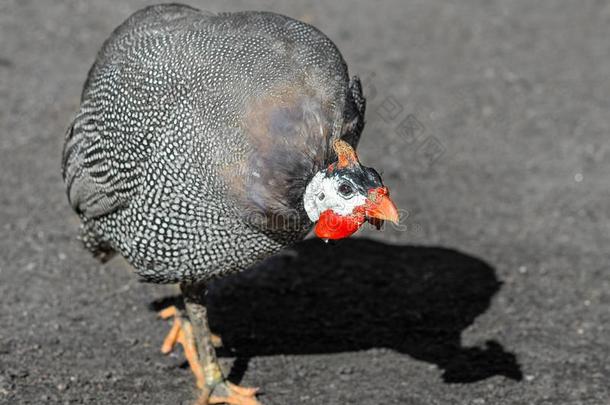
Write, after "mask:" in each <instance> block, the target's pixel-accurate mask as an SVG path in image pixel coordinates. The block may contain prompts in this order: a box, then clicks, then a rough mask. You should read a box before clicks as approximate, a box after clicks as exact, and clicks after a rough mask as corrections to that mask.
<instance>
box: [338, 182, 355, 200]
mask: <svg viewBox="0 0 610 405" xmlns="http://www.w3.org/2000/svg"><path fill="white" fill-rule="evenodd" d="M353 192H354V189H353V188H352V186H350V185H349V184H347V183H342V184H341V185H340V186H339V193H340V194H341V195H342V196H344V197H347V196H349V195H351V194H352V193H353Z"/></svg>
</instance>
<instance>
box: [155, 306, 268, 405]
mask: <svg viewBox="0 0 610 405" xmlns="http://www.w3.org/2000/svg"><path fill="white" fill-rule="evenodd" d="M159 316H160V317H161V318H163V319H168V318H171V317H173V318H174V320H173V321H174V322H173V325H172V328H171V329H170V331H169V333H168V334H167V336H166V337H165V339H164V341H163V345H162V347H161V352H162V353H163V354H168V353H170V352H171V351H172V350H173V348H174V347H175V346H176V344H177V343H179V344H181V345H182V347H183V349H184V356H185V357H186V360H187V361H188V363H189V366H190V368H191V371H192V372H193V374H194V375H195V378H196V379H197V386H198V387H199V389H201V390H202V394H201V396H200V397H199V399H198V401H197V404H198V405H208V404H209V405H216V404H229V405H261V404H260V402H258V401H257V400H256V393H257V392H258V388H245V387H240V386H238V385H235V384H232V383H230V382H228V381H226V380H225V379H224V377H222V375H220V377H221V378H222V381H221V382H220V383H217V384H215V385H214V386H212V387H211V389H210V387H209V384H208V383H207V381H210V380H214V379H217V376H216V375H217V374H218V373H219V372H220V367H219V366H218V365H217V364H209V365H208V366H207V367H203V366H202V364H201V362H200V360H199V355H198V352H197V347H196V344H195V336H194V334H193V330H192V326H191V323H190V322H189V321H188V319H185V318H182V317H181V316H180V311H178V309H177V308H176V307H173V306H172V307H168V308H165V309H164V310H162V311H161V312H159ZM214 337H216V343H220V338H219V337H218V336H216V335H213V336H212V339H211V341H212V344H213V345H214V347H217V346H216V344H215V342H214V340H215V339H214ZM206 374H210V375H212V377H210V376H209V375H208V378H207V379H206ZM216 391H219V392H218V394H216Z"/></svg>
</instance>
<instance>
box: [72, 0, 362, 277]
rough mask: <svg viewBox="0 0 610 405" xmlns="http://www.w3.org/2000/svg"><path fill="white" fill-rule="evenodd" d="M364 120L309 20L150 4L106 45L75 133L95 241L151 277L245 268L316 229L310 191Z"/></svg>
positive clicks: (77, 204) (85, 216)
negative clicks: (306, 200) (304, 198)
mask: <svg viewBox="0 0 610 405" xmlns="http://www.w3.org/2000/svg"><path fill="white" fill-rule="evenodd" d="M362 114H363V99H362V98H361V95H360V88H359V84H358V83H351V87H350V81H349V78H348V76H347V68H346V66H345V63H344V62H343V59H342V58H341V55H340V53H339V52H338V50H337V49H336V47H335V46H334V44H333V43H332V42H331V41H330V40H329V39H328V38H326V37H325V36H324V35H323V34H321V33H320V32H319V31H318V30H316V29H315V28H313V27H311V26H309V25H306V24H303V23H300V22H298V21H295V20H292V19H290V18H287V17H284V16H281V15H277V14H273V13H262V12H243V13H234V14H229V13H226V14H218V15H214V14H209V13H204V12H201V11H199V10H196V9H193V8H190V7H187V6H180V5H161V6H153V7H149V8H146V9H144V10H141V11H139V12H137V13H135V14H134V15H132V16H131V17H130V18H129V19H128V20H127V21H125V22H124V23H123V24H122V25H121V26H120V27H118V28H117V29H116V30H115V32H114V33H113V34H112V35H111V37H110V38H109V39H108V40H107V41H106V43H105V44H104V46H103V47H102V50H101V51H100V53H99V54H98V57H97V59H96V62H95V63H94V65H93V67H92V68H91V70H90V72H89V75H88V78H87V81H86V83H85V87H84V89H83V94H82V102H81V109H80V112H79V114H78V115H77V117H76V118H75V120H74V121H73V123H72V125H71V127H70V130H69V132H68V135H67V138H66V144H65V148H64V154H63V174H64V179H65V181H66V185H67V188H68V196H69V199H70V202H71V204H72V206H73V207H74V209H75V210H76V211H77V212H78V213H79V215H80V217H81V219H82V222H83V239H84V241H85V244H86V245H87V246H88V247H89V248H90V249H91V250H92V251H95V252H99V251H106V250H115V251H119V252H120V253H122V254H123V255H124V256H125V257H126V258H127V259H128V260H129V261H130V262H131V263H132V264H134V267H135V268H136V270H137V272H138V273H139V274H140V275H141V276H142V277H143V278H145V279H148V280H150V281H158V282H177V281H195V280H198V279H202V278H207V277H210V276H213V275H217V274H220V273H224V272H227V271H232V270H238V269H241V268H244V267H247V266H249V265H251V264H252V263H254V262H256V261H257V260H260V259H261V258H263V257H265V256H267V255H269V254H270V253H273V252H275V251H277V250H278V249H280V248H281V247H283V246H285V245H286V244H288V243H291V242H293V241H295V240H297V239H299V238H301V237H302V236H303V235H304V234H305V233H306V231H307V229H308V227H309V226H310V225H311V224H310V223H308V221H307V220H306V217H305V216H304V215H301V214H302V203H301V201H300V198H301V193H300V191H299V190H301V188H302V189H303V190H304V187H305V185H304V184H303V183H304V182H306V181H307V180H308V178H307V177H308V176H309V175H310V174H313V173H315V171H316V170H318V169H319V168H320V167H321V166H322V165H323V164H324V163H325V162H326V161H327V160H328V159H329V157H330V156H329V154H330V153H331V152H330V149H329V143H330V141H331V140H332V139H333V138H336V137H340V136H342V137H347V138H350V139H351V140H352V142H354V143H355V142H357V137H358V135H359V131H360V130H361V128H362ZM301 191H302V190H301ZM295 218H296V220H294V219H295ZM287 220H288V222H289V223H290V226H288V227H286V226H284V225H285V224H286V221H287ZM293 220H294V221H293ZM291 221H292V222H291ZM280 222H281V223H282V224H283V225H282V226H280V225H278V224H279V223H280Z"/></svg>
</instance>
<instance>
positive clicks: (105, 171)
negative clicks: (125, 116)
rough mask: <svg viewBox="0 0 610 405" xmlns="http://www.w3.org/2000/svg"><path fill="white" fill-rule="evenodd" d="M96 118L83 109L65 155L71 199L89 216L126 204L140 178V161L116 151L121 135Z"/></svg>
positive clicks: (69, 133) (72, 131) (70, 133)
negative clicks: (110, 130) (130, 158)
mask: <svg viewBox="0 0 610 405" xmlns="http://www.w3.org/2000/svg"><path fill="white" fill-rule="evenodd" d="M95 117H96V116H95V115H93V114H92V113H91V112H83V110H81V114H79V115H78V116H77V117H76V119H75V120H74V121H73V122H72V124H71V125H70V128H69V129H68V132H67V134H66V141H65V145H64V150H63V156H62V173H63V178H64V182H65V184H66V187H67V193H68V199H69V200H70V203H71V204H72V208H74V210H75V211H76V212H77V213H79V214H83V215H85V216H86V217H89V218H93V217H98V216H100V215H104V214H108V213H110V212H112V211H114V210H116V209H117V208H119V207H120V206H122V205H123V204H126V203H127V202H128V201H129V199H130V198H131V196H132V195H133V194H134V193H135V192H136V190H137V188H138V185H139V184H138V179H139V178H140V176H139V175H140V165H139V164H138V163H137V162H135V161H129V159H128V158H127V157H128V156H129V155H124V156H121V155H119V154H118V153H115V152H112V150H113V146H114V143H115V141H116V142H120V137H113V136H112V134H111V133H108V131H107V130H106V129H104V128H103V124H102V123H101V122H99V120H97V119H96V118H95ZM119 150H120V148H117V149H116V150H115V151H116V152H119ZM121 160H123V162H121Z"/></svg>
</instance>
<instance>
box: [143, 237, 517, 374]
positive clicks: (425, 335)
mask: <svg viewBox="0 0 610 405" xmlns="http://www.w3.org/2000/svg"><path fill="white" fill-rule="evenodd" d="M290 252H292V254H283V255H279V256H276V257H274V258H271V259H269V260H267V261H265V262H263V263H262V264H260V265H258V266H256V267H255V268H253V269H251V270H250V271H247V272H244V273H241V274H237V275H234V276H231V277H226V278H224V279H221V280H217V281H215V282H214V283H212V284H211V285H210V289H209V295H208V308H209V312H208V313H209V317H210V325H211V328H212V330H214V331H215V332H216V333H218V334H220V335H221V336H222V339H223V342H224V344H225V347H226V348H228V349H230V355H232V356H236V357H237V360H236V362H235V363H234V365H233V369H232V371H231V376H230V378H231V379H233V380H240V379H241V377H242V376H243V373H244V372H245V370H246V368H247V364H248V359H249V358H251V357H254V356H261V355H274V354H313V353H337V352H349V351H357V350H364V349H369V348H380V347H383V348H389V349H392V350H395V351H396V352H399V353H405V354H408V355H409V356H412V357H413V358H416V359H418V360H421V361H425V362H429V363H433V364H436V365H437V366H438V367H439V368H440V369H442V370H443V375H442V378H443V380H444V381H445V382H448V383H468V382H475V381H480V380H483V379H485V378H488V377H492V376H495V375H502V376H505V377H507V378H510V379H513V380H517V381H519V380H521V378H522V372H521V368H520V365H519V364H518V362H517V359H516V356H515V355H514V354H513V353H511V352H508V351H506V350H505V349H504V348H503V346H502V345H501V344H500V343H498V342H497V341H495V340H488V341H487V342H486V343H485V345H484V346H482V347H477V346H474V347H464V346H462V343H461V333H462V331H463V330H464V329H466V328H467V327H468V326H469V325H471V324H472V323H473V321H474V320H475V318H476V317H477V316H479V315H481V314H483V313H484V312H485V311H486V310H487V308H489V305H490V301H491V298H492V297H493V296H494V294H496V293H497V292H498V291H499V289H500V287H501V282H499V280H498V279H497V277H496V274H495V271H494V269H493V268H492V267H491V266H490V265H489V264H487V263H485V262H484V261H482V260H480V259H478V258H475V257H473V256H469V255H467V254H464V253H460V252H458V251H455V250H450V249H445V248H438V247H413V246H400V245H389V244H386V243H381V242H376V241H372V240H367V239H347V240H344V241H341V242H339V243H337V244H336V245H335V246H326V245H325V244H324V243H322V242H321V241H320V240H313V239H312V240H306V241H304V242H302V243H300V244H298V245H297V246H295V247H294V248H293V249H292V250H291V251H290ZM168 300H171V298H168V299H164V300H162V301H157V302H155V303H153V304H152V307H153V308H155V309H158V308H160V307H161V306H163V305H165V304H167V301H168Z"/></svg>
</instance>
